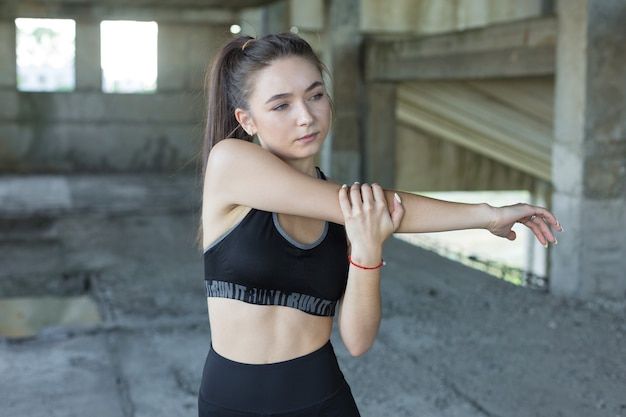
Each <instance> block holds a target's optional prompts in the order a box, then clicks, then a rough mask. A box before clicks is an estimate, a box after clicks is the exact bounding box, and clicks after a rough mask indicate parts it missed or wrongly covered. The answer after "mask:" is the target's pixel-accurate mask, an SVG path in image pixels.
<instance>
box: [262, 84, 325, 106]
mask: <svg viewBox="0 0 626 417" xmlns="http://www.w3.org/2000/svg"><path fill="white" fill-rule="evenodd" d="M322 85H323V84H322V82H321V81H315V82H314V83H313V84H311V85H310V86H308V87H307V89H306V90H304V92H305V93H308V92H309V91H311V90H313V89H315V88H317V87H320V86H322ZM290 95H291V93H282V94H275V95H273V96H272V97H270V98H269V99H268V100H267V101H266V102H265V104H267V103H270V102H272V101H276V100H282V99H283V98H285V97H289V96H290Z"/></svg>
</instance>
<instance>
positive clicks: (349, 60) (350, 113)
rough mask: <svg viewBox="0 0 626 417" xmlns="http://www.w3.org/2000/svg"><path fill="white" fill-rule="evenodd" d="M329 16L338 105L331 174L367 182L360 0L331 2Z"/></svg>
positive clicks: (330, 54)
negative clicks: (364, 144) (363, 157)
mask: <svg viewBox="0 0 626 417" xmlns="http://www.w3.org/2000/svg"><path fill="white" fill-rule="evenodd" d="M327 13H328V24H327V27H328V29H327V30H328V31H329V33H328V34H327V36H326V39H327V43H326V45H327V48H328V59H327V65H328V66H329V69H330V72H331V76H332V92H333V93H332V94H333V99H334V103H335V120H334V124H333V134H332V138H330V139H331V141H330V143H329V146H330V147H331V149H332V151H331V152H330V157H331V167H330V173H329V175H331V176H332V177H333V178H334V179H335V180H337V181H339V182H346V183H347V182H353V181H357V180H359V181H363V176H364V172H363V169H362V163H361V151H362V142H363V140H364V139H363V118H362V115H363V111H364V108H363V104H362V103H363V98H364V92H363V90H364V89H363V82H362V76H361V70H360V53H361V43H362V36H361V33H360V26H359V23H360V0H330V1H329V3H327Z"/></svg>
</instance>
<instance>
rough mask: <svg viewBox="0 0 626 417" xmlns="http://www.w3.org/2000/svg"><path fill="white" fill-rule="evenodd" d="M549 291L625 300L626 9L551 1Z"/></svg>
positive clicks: (616, 4) (595, 0)
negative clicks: (555, 224)
mask: <svg viewBox="0 0 626 417" xmlns="http://www.w3.org/2000/svg"><path fill="white" fill-rule="evenodd" d="M558 7H559V9H558V19H559V33H558V44H557V77H556V104H555V144H554V148H553V153H552V155H553V156H552V165H553V168H552V175H553V178H554V187H555V192H554V195H553V208H554V211H555V212H556V214H557V215H558V218H559V220H560V222H561V223H562V224H563V225H564V227H565V232H564V233H562V234H560V235H559V236H558V237H559V245H558V246H555V247H553V249H552V252H551V255H552V260H551V270H550V278H551V291H552V292H553V293H555V294H561V295H565V296H574V297H577V298H583V299H592V298H606V299H614V300H624V299H626V239H625V238H624V225H626V82H625V81H626V59H624V57H625V56H626V30H624V22H625V21H626V7H624V1H623V0H567V1H560V2H559V3H558Z"/></svg>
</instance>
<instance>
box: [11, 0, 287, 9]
mask: <svg viewBox="0 0 626 417" xmlns="http://www.w3.org/2000/svg"><path fill="white" fill-rule="evenodd" d="M276 1H277V0H3V3H5V4H11V3H13V4H16V5H17V4H19V5H20V6H40V7H42V6H55V7H56V6H69V7H71V6H80V7H86V6H96V7H107V6H114V7H119V6H123V7H129V8H135V7H148V8H160V7H162V8H178V7H185V8H187V7H189V8H200V9H202V8H225V9H240V8H248V7H259V6H266V5H268V4H272V3H275V2H276Z"/></svg>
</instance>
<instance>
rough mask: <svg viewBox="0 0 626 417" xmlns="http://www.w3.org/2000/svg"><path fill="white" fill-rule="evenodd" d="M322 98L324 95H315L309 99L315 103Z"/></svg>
mask: <svg viewBox="0 0 626 417" xmlns="http://www.w3.org/2000/svg"><path fill="white" fill-rule="evenodd" d="M322 97H324V93H317V94H315V95H314V96H312V97H311V100H313V101H317V100H319V99H321V98H322Z"/></svg>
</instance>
